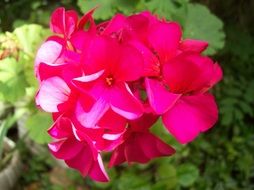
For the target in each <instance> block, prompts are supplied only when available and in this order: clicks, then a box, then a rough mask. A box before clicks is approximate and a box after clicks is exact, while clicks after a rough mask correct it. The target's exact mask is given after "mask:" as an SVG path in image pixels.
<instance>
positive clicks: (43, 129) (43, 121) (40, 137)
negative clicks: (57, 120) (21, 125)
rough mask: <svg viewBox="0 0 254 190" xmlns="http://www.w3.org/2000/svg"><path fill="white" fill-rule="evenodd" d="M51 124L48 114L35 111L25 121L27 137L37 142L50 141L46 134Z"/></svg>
mask: <svg viewBox="0 0 254 190" xmlns="http://www.w3.org/2000/svg"><path fill="white" fill-rule="evenodd" d="M51 124H52V119H51V116H50V114H47V113H44V112H37V113H36V114H34V115H32V116H30V117H29V118H28V120H27V122H26V127H27V129H28V130H29V137H30V138H31V139H32V140H34V141H35V142H37V143H40V144H44V143H48V142H49V141H50V137H49V135H48V134H47V129H48V128H49V126H50V125H51Z"/></svg>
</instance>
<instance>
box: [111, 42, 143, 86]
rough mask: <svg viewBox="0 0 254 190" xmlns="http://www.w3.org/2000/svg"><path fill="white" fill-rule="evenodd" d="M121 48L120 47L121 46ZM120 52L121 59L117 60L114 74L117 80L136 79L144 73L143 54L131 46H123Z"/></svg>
mask: <svg viewBox="0 0 254 190" xmlns="http://www.w3.org/2000/svg"><path fill="white" fill-rule="evenodd" d="M119 48H120V47H119ZM120 49H121V51H120V52H119V54H120V55H119V56H120V58H119V59H120V60H119V62H115V63H116V64H115V65H112V67H115V69H114V71H113V72H114V73H113V75H114V76H115V78H116V80H117V81H134V80H137V79H139V78H140V77H141V76H142V75H143V69H144V62H143V59H142V55H141V54H140V53H139V52H138V51H137V50H136V49H135V48H133V47H131V46H128V45H126V46H123V47H122V48H120Z"/></svg>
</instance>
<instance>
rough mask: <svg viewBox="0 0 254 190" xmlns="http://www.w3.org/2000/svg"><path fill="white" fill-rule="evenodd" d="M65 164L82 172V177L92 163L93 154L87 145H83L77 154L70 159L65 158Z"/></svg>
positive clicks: (86, 173) (85, 174)
mask: <svg viewBox="0 0 254 190" xmlns="http://www.w3.org/2000/svg"><path fill="white" fill-rule="evenodd" d="M65 162H66V164H67V165H68V166H69V167H71V168H74V169H76V170H78V171H80V173H81V174H82V176H83V177H85V176H87V175H88V173H89V170H90V169H91V167H92V165H93V162H94V160H93V156H92V155H91V150H90V148H89V147H88V146H85V147H83V149H82V150H81V151H80V153H79V154H77V155H76V156H75V157H74V158H72V159H67V160H65Z"/></svg>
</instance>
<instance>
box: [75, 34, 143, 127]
mask: <svg viewBox="0 0 254 190" xmlns="http://www.w3.org/2000/svg"><path fill="white" fill-rule="evenodd" d="M98 49H99V50H100V51H98ZM82 60H83V61H82V63H83V64H84V71H85V75H84V76H82V77H79V78H75V79H74V80H73V82H74V84H75V85H76V86H77V87H78V89H79V90H80V91H81V92H84V93H88V94H89V95H91V96H92V97H93V98H94V99H95V100H96V102H95V105H94V107H93V108H92V110H91V112H90V113H89V114H90V117H92V118H94V119H95V120H96V119H97V120H98V119H100V117H101V116H102V115H103V114H104V113H105V112H106V111H107V110H108V109H110V108H111V109H112V110H113V111H114V112H116V113H118V114H120V115H122V116H123V117H125V118H127V119H136V118H138V117H140V116H141V115H142V113H143V108H142V104H141V103H140V101H139V100H138V99H136V98H135V96H134V95H133V94H132V92H131V90H130V89H129V87H128V84H127V83H128V82H131V81H135V80H137V79H139V78H140V77H141V75H142V71H143V70H142V69H143V62H142V57H141V56H140V55H139V53H138V52H137V51H136V50H135V49H134V48H132V47H131V46H122V45H119V44H118V43H117V42H115V41H113V40H111V39H109V38H104V37H94V39H93V40H92V41H91V43H90V44H88V46H87V47H86V48H85V49H84V52H83V55H82ZM77 117H79V116H77ZM88 117H89V116H88ZM86 126H91V123H86Z"/></svg>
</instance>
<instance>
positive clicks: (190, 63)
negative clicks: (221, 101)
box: [163, 52, 214, 94]
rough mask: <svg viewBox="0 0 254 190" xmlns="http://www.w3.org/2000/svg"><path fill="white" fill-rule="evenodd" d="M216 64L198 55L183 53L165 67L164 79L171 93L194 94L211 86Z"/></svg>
mask: <svg viewBox="0 0 254 190" xmlns="http://www.w3.org/2000/svg"><path fill="white" fill-rule="evenodd" d="M213 75H214V63H213V61H212V60H211V59H210V58H208V57H204V56H201V55H200V54H197V53H191V52H188V53H182V54H181V55H179V56H177V57H175V58H174V59H172V60H170V61H169V62H167V63H166V64H164V66H163V78H164V80H165V81H166V83H167V84H168V86H169V89H170V91H172V92H175V93H185V94H186V93H192V92H196V91H200V90H201V89H203V88H205V87H207V86H209V84H210V81H211V79H212V77H213Z"/></svg>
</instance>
